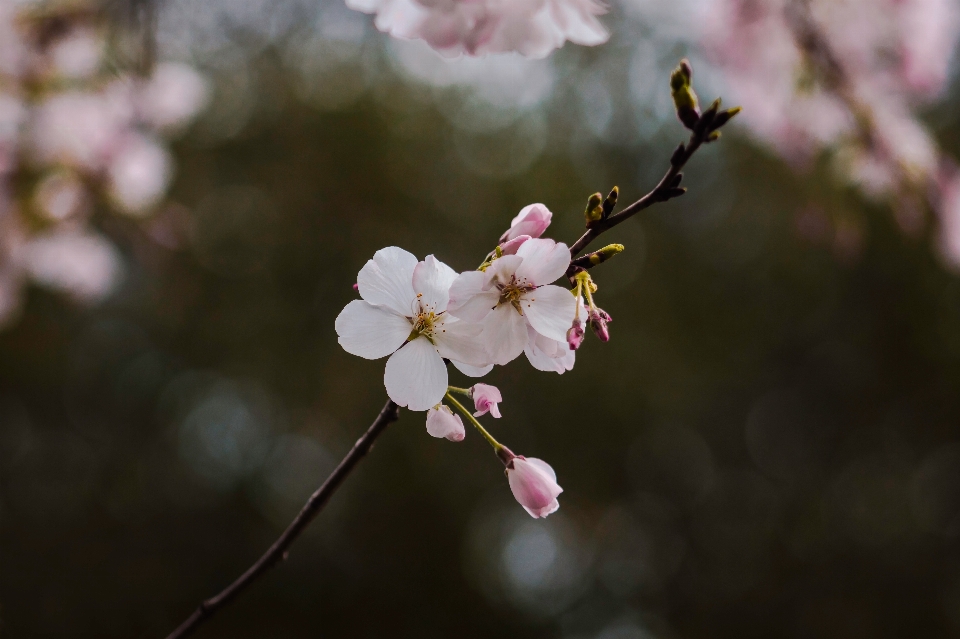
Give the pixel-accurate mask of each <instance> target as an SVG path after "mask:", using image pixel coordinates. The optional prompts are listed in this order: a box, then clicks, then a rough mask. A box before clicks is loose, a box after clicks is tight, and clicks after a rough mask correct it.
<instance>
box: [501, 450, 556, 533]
mask: <svg viewBox="0 0 960 639" xmlns="http://www.w3.org/2000/svg"><path fill="white" fill-rule="evenodd" d="M507 481H509V482H510V490H511V491H512V492H513V496H514V497H515V498H516V500H517V501H518V502H520V505H521V506H523V508H524V510H526V511H527V512H528V513H530V515H531V516H532V517H533V518H534V519H539V518H541V517H546V516H547V515H549V514H550V513H554V512H556V511H557V509H558V508H560V502H559V501H557V495H559V494H560V493H562V492H563V488H560V486H559V484H557V474H556V473H555V472H553V468H551V467H550V464H548V463H547V462H545V461H542V460H540V459H534V458H532V457H531V458H530V459H527V458H526V457H524V456H523V455H519V456H517V457H514V458H513V459H512V460H511V461H510V463H508V464H507Z"/></svg>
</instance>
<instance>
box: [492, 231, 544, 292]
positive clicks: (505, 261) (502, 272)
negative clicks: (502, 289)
mask: <svg viewBox="0 0 960 639" xmlns="http://www.w3.org/2000/svg"><path fill="white" fill-rule="evenodd" d="M527 241H528V242H529V241H532V240H527ZM524 244H526V242H524ZM520 248H523V245H521V246H520ZM519 251H520V249H517V252H518V253H519ZM521 266H523V258H522V257H520V256H519V255H504V256H503V257H498V258H497V259H495V260H494V261H493V264H491V265H490V266H488V267H487V270H486V272H485V273H484V275H485V276H486V280H485V281H484V284H483V288H484V289H485V290H486V289H489V288H490V287H492V286H493V283H494V280H499V281H500V282H501V283H503V284H509V283H510V281H511V280H513V276H514V274H515V273H516V272H517V270H518V269H519V268H520V267H521Z"/></svg>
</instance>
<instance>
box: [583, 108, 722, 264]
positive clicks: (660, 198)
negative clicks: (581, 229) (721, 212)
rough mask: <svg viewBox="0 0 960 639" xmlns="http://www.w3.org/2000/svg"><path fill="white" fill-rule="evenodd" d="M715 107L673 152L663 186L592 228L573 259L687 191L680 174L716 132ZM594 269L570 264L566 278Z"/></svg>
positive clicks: (587, 231) (659, 183)
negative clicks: (643, 213)
mask: <svg viewBox="0 0 960 639" xmlns="http://www.w3.org/2000/svg"><path fill="white" fill-rule="evenodd" d="M716 107H719V103H715V105H714V106H711V108H710V110H708V111H707V112H706V113H704V114H703V116H702V117H701V121H700V122H699V123H698V125H697V126H696V127H695V128H694V130H693V131H691V132H690V139H689V140H688V141H687V143H686V144H681V145H680V146H678V147H677V149H676V150H675V151H674V152H673V155H672V156H671V157H670V168H669V169H668V170H667V172H666V174H664V176H663V177H662V178H661V179H660V182H658V183H657V185H656V186H655V187H653V189H652V190H651V191H650V192H649V193H647V194H646V195H644V196H643V197H642V198H640V199H639V200H637V201H636V202H634V203H633V204H631V205H630V206H628V207H626V208H624V209H622V210H621V211H620V212H619V213H616V214H614V215H611V216H609V217H607V218H605V219H602V220H598V221H596V222H594V223H592V224H590V225H589V226H588V227H587V230H586V232H585V233H584V234H583V235H581V236H580V239H578V240H577V241H576V242H574V243H573V245H572V246H571V247H570V257H571V258H576V257H577V256H578V255H579V254H580V253H581V252H582V251H583V250H584V249H585V248H587V246H588V245H589V244H590V243H591V242H592V241H593V240H595V239H597V238H598V237H599V236H600V235H601V234H603V233H604V232H606V231H609V230H610V229H612V228H613V227H615V226H616V225H618V224H620V223H621V222H624V221H626V220H627V219H629V218H631V217H633V216H634V215H636V214H637V213H639V212H640V211H642V210H644V209H646V208H649V207H650V206H653V205H654V204H657V203H659V202H666V201H667V200H671V199H673V198H675V197H677V196H679V195H682V194H683V193H684V192H685V191H686V189H683V188H680V186H679V185H680V180H681V179H682V178H683V174H682V173H681V172H680V171H681V170H682V169H683V167H684V165H686V163H687V162H688V161H689V160H690V158H692V157H693V154H694V153H696V152H697V149H699V148H700V147H701V146H702V145H703V144H704V143H705V142H707V141H708V138H709V137H710V135H711V133H712V132H713V131H714V129H711V128H710V126H711V124H712V120H713V116H715V115H716V113H717V108H716ZM591 266H593V264H591V263H590V262H589V261H586V262H584V261H582V260H581V262H578V261H577V260H576V259H574V260H573V261H572V262H571V264H570V269H569V270H568V271H567V276H568V277H570V276H572V275H573V274H574V273H573V271H575V270H576V269H578V268H590V267H591Z"/></svg>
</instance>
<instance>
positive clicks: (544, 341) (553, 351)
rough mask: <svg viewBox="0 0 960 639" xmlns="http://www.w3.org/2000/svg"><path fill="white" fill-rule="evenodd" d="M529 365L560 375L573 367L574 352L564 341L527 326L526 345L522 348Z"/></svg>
mask: <svg viewBox="0 0 960 639" xmlns="http://www.w3.org/2000/svg"><path fill="white" fill-rule="evenodd" d="M523 352H524V354H525V355H526V356H527V360H528V361H529V362H530V365H531V366H533V367H534V368H535V369H537V370H538V371H544V372H547V373H558V374H560V375H562V374H563V373H565V372H566V371H568V370H571V369H573V365H574V362H575V361H576V353H575V352H574V351H572V350H570V347H569V346H567V343H566V342H557V341H554V340H552V339H548V338H546V337H544V336H543V335H541V334H540V333H538V332H536V331H535V330H533V328H530V327H528V331H527V345H526V346H525V347H524V349H523Z"/></svg>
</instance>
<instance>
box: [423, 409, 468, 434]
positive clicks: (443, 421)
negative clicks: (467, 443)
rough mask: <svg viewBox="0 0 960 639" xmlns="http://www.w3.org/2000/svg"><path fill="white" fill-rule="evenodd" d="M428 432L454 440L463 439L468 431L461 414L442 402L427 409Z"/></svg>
mask: <svg viewBox="0 0 960 639" xmlns="http://www.w3.org/2000/svg"><path fill="white" fill-rule="evenodd" d="M427 432H428V433H429V434H430V435H432V436H434V437H438V438H443V437H445V438H447V439H449V440H450V441H452V442H459V441H463V438H464V437H465V436H466V434H467V431H466V430H465V429H464V428H463V421H462V420H461V419H460V416H459V415H454V414H453V411H452V410H450V409H449V408H448V407H447V406H444V405H443V404H440V405H439V406H437V407H435V408H431V409H430V410H428V411H427Z"/></svg>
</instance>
